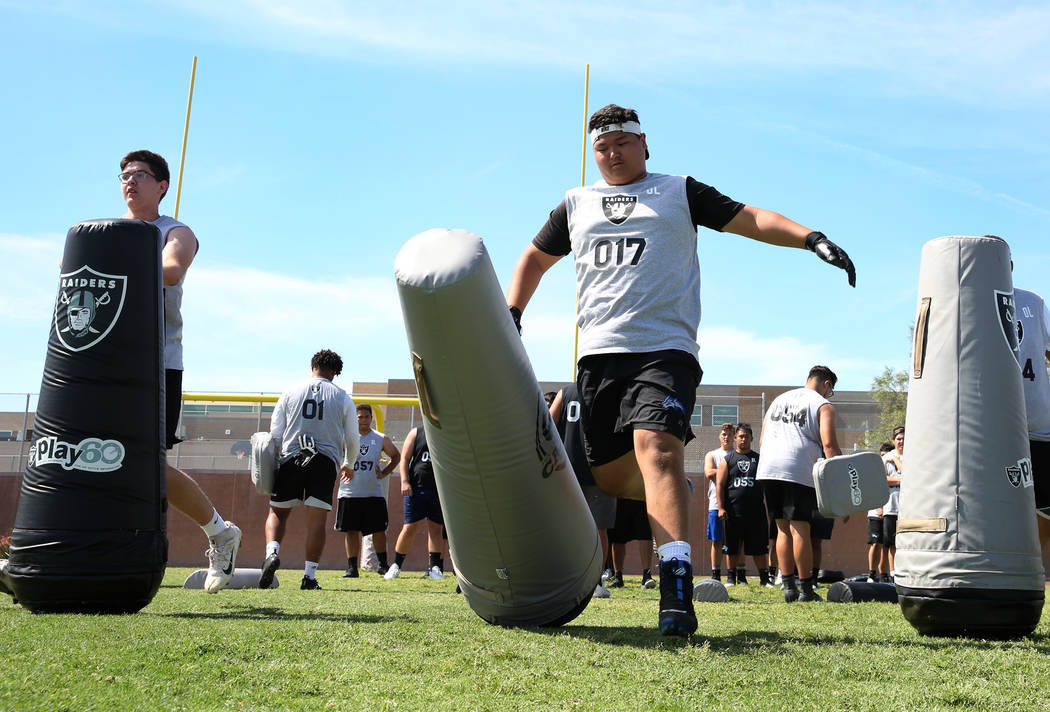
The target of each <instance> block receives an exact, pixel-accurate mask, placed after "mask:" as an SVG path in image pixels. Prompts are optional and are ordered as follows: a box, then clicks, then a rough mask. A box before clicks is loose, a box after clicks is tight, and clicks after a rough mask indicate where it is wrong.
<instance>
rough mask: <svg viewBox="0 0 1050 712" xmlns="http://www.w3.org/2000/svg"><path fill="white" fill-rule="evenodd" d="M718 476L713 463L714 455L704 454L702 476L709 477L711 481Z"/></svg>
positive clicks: (716, 467) (716, 468)
mask: <svg viewBox="0 0 1050 712" xmlns="http://www.w3.org/2000/svg"><path fill="white" fill-rule="evenodd" d="M717 476H718V466H717V465H715V458H714V455H712V454H711V453H707V454H706V455H704V477H706V478H707V479H709V480H710V481H711V482H714V481H715V478H716V477H717Z"/></svg>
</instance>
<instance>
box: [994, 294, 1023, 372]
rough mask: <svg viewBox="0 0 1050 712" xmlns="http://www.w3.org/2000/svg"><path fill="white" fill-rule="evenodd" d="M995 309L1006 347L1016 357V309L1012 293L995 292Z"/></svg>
mask: <svg viewBox="0 0 1050 712" xmlns="http://www.w3.org/2000/svg"><path fill="white" fill-rule="evenodd" d="M995 307H996V311H997V312H998V314H999V324H1000V325H1001V326H1002V327H1003V336H1004V337H1005V338H1006V345H1007V346H1009V347H1010V350H1011V351H1013V352H1014V355H1015V356H1016V355H1017V344H1018V339H1017V307H1016V306H1015V305H1014V295H1013V292H1000V291H999V290H998V289H996V290H995Z"/></svg>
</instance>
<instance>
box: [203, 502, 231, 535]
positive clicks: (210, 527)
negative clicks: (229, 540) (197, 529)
mask: <svg viewBox="0 0 1050 712" xmlns="http://www.w3.org/2000/svg"><path fill="white" fill-rule="evenodd" d="M201 529H203V530H204V533H205V534H207V535H208V538H209V539H214V538H215V537H217V536H219V535H220V534H222V533H223V532H224V531H226V529H227V526H226V522H225V521H223V519H222V517H220V516H219V511H218V510H217V509H212V510H211V521H210V522H208V523H207V524H204V525H202V526H201Z"/></svg>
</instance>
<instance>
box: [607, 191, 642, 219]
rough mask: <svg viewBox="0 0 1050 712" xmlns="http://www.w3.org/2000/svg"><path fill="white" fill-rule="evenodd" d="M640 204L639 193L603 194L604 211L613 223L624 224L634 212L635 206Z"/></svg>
mask: <svg viewBox="0 0 1050 712" xmlns="http://www.w3.org/2000/svg"><path fill="white" fill-rule="evenodd" d="M637 204H638V196H637V195H622V194H621V195H604V196H602V212H603V213H605V219H606V220H608V221H609V222H611V223H612V224H613V225H622V224H623V223H624V222H625V221H626V220H627V218H629V217H631V213H633V212H634V206H635V205H637Z"/></svg>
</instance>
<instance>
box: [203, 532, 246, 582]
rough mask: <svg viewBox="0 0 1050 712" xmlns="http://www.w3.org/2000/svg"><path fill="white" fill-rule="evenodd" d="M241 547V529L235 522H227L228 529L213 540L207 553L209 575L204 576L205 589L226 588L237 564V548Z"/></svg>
mask: <svg viewBox="0 0 1050 712" xmlns="http://www.w3.org/2000/svg"><path fill="white" fill-rule="evenodd" d="M240 548H241V529H240V527H238V526H237V525H236V524H234V523H233V522H226V531H224V532H223V533H222V534H219V535H218V536H217V537H215V538H214V539H212V540H211V546H209V547H208V550H207V551H206V552H204V553H205V555H206V556H207V557H208V575H207V576H206V577H205V578H204V590H205V591H207V592H208V593H218V592H219V591H221V590H222V589H224V588H226V584H228V583H229V582H230V579H231V578H233V571H234V569H235V568H236V566H237V550H238V549H240Z"/></svg>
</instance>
